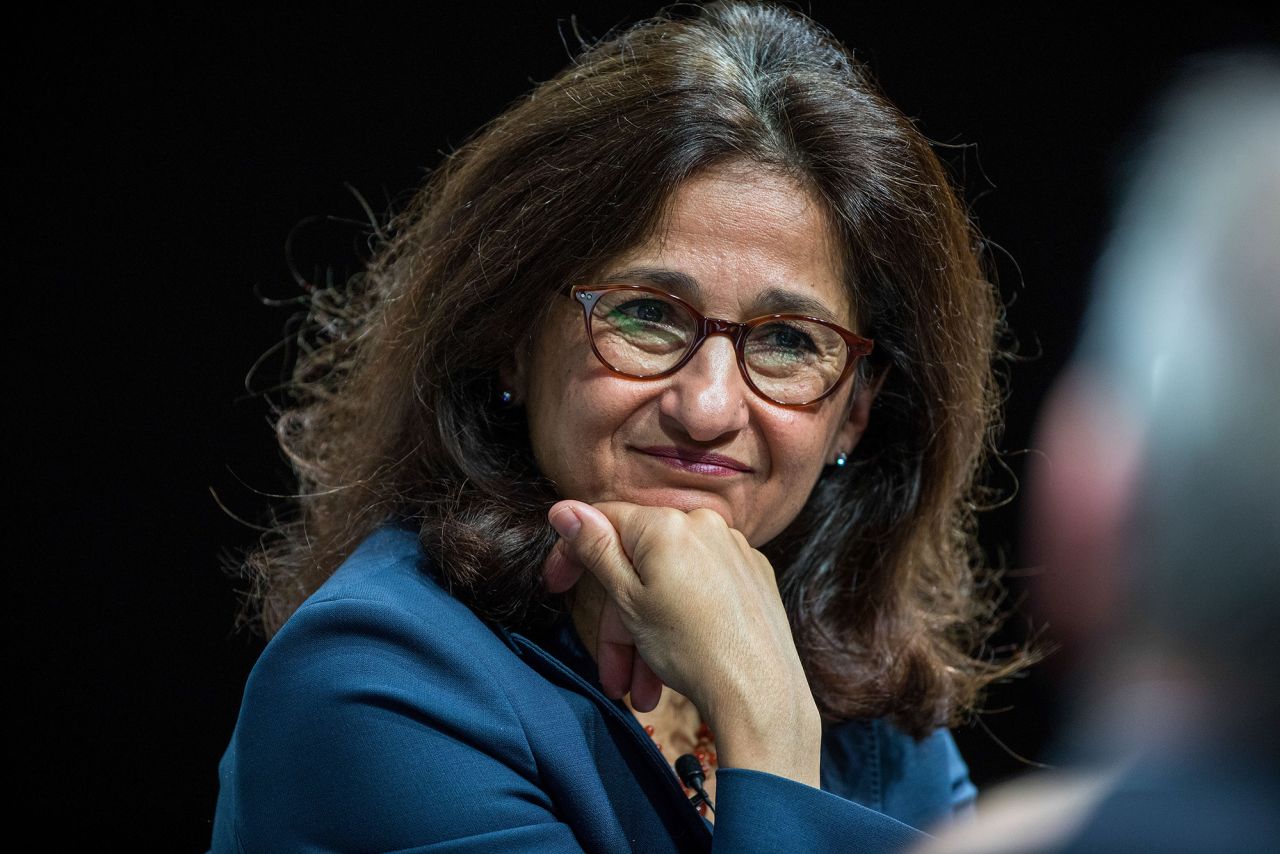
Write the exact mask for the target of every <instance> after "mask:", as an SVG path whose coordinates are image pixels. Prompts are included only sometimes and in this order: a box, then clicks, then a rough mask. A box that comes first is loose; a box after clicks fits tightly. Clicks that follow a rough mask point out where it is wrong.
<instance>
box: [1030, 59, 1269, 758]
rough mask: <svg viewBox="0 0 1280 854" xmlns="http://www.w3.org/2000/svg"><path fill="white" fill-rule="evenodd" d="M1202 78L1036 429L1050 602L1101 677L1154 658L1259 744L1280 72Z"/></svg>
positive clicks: (1260, 68)
mask: <svg viewBox="0 0 1280 854" xmlns="http://www.w3.org/2000/svg"><path fill="white" fill-rule="evenodd" d="M1204 64H1205V66H1207V67H1206V68H1204V69H1202V70H1201V73H1200V74H1198V75H1195V76H1194V77H1193V78H1192V79H1191V82H1190V83H1188V84H1187V85H1184V86H1183V87H1181V88H1179V89H1177V90H1175V93H1174V96H1173V97H1172V98H1170V99H1169V101H1168V102H1167V103H1166V105H1165V108H1164V110H1163V111H1162V112H1161V113H1160V114H1159V118H1160V120H1161V121H1160V124H1161V127H1160V129H1159V131H1158V132H1157V133H1156V135H1155V136H1154V137H1153V144H1152V145H1151V147H1150V149H1149V150H1148V151H1147V152H1146V156H1145V157H1144V158H1143V159H1142V160H1141V161H1140V162H1141V164H1142V165H1141V168H1140V170H1139V171H1138V172H1137V173H1136V174H1135V175H1134V176H1133V178H1132V183H1131V186H1130V191H1129V196H1128V197H1127V203H1126V204H1125V205H1124V206H1123V208H1122V209H1121V212H1120V216H1119V219H1118V222H1117V228H1116V230H1115V233H1114V236H1113V238H1112V241H1111V244H1110V246H1109V248H1108V250H1107V252H1106V253H1105V255H1104V256H1103V258H1102V261H1101V264H1100V266H1099V269H1098V276H1097V281H1096V288H1097V290H1096V292H1095V299H1094V303H1093V305H1092V308H1091V310H1090V312H1089V315H1088V318H1087V323H1086V328H1085V334H1084V338H1083V341H1082V345H1081V347H1080V350H1079V352H1078V353H1077V356H1076V358H1075V360H1074V363H1073V365H1072V367H1071V368H1070V369H1069V370H1068V372H1067V374H1066V375H1065V377H1064V379H1063V380H1062V381H1061V382H1060V383H1059V385H1058V387H1057V389H1056V390H1055V392H1054V394H1053V395H1052V397H1051V400H1050V403H1049V405H1048V407H1047V409H1046V411H1045V413H1044V415H1043V417H1042V421H1041V435H1040V439H1039V441H1038V443H1037V444H1038V446H1039V447H1041V448H1043V449H1044V451H1045V462H1043V463H1042V464H1041V466H1040V471H1038V472H1036V474H1035V475H1034V477H1033V486H1034V491H1033V507H1032V523H1033V530H1034V534H1035V542H1036V545H1037V547H1038V549H1039V552H1040V554H1039V557H1040V558H1041V559H1042V561H1043V562H1044V564H1045V576H1044V578H1043V580H1042V583H1041V585H1040V587H1039V590H1038V599H1039V605H1040V610H1041V612H1042V614H1043V615H1045V616H1046V617H1047V619H1048V621H1049V623H1050V631H1051V632H1054V633H1055V634H1056V635H1057V636H1058V638H1059V639H1060V640H1061V641H1062V642H1063V643H1064V644H1066V645H1067V646H1068V648H1069V649H1071V650H1072V651H1074V652H1076V653H1079V654H1081V655H1083V656H1084V658H1085V659H1086V660H1088V661H1089V662H1090V663H1091V664H1093V665H1095V666H1097V665H1100V664H1101V663H1102V662H1109V663H1111V664H1114V665H1118V666H1120V667H1125V666H1127V664H1126V663H1125V662H1128V663H1131V662H1133V661H1140V662H1143V663H1144V664H1143V666H1145V667H1146V668H1148V670H1154V671H1160V673H1161V675H1162V677H1167V678H1168V679H1169V684H1170V685H1179V686H1181V687H1178V688H1174V689H1171V693H1170V694H1168V695H1165V696H1164V700H1167V701H1169V705H1172V706H1177V705H1179V704H1182V705H1185V706H1186V707H1187V708H1193V709H1200V710H1201V711H1203V712H1207V713H1208V714H1212V715H1213V716H1214V719H1215V720H1221V721H1222V722H1223V724H1224V725H1226V726H1232V725H1235V726H1241V725H1243V726H1250V727H1251V728H1252V729H1254V730H1255V733H1254V734H1256V735H1261V734H1262V729H1263V727H1261V726H1258V725H1260V724H1264V723H1266V722H1269V721H1271V720H1274V719H1275V717H1276V716H1277V712H1280V680H1278V679H1277V678H1276V676H1275V674H1276V672H1277V670H1276V664H1275V662H1276V660H1277V657H1280V655H1278V654H1280V634H1277V632H1276V631H1275V629H1276V628H1277V626H1278V625H1280V63H1277V62H1276V61H1275V59H1274V58H1267V57H1255V56H1235V57H1223V58H1218V59H1215V60H1213V61H1212V62H1207V63H1204ZM1103 669H1105V668H1103ZM1184 701H1185V702H1184ZM1184 711H1185V709H1184ZM1134 723H1135V724H1137V725H1139V726H1146V725H1148V724H1152V723H1153V722H1151V721H1134Z"/></svg>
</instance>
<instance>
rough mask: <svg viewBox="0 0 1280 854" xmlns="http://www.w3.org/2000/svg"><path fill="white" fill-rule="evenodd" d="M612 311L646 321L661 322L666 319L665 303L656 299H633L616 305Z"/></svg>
mask: <svg viewBox="0 0 1280 854" xmlns="http://www.w3.org/2000/svg"><path fill="white" fill-rule="evenodd" d="M614 311H617V312H620V313H621V314H623V315H625V316H627V317H630V318H632V319H633V320H642V321H644V322H646V323H662V322H663V321H664V320H666V319H667V315H668V312H667V305H666V303H664V302H662V301H661V300H656V299H635V300H631V301H630V302H625V303H623V304H622V305H620V306H618V307H617V308H616V309H614Z"/></svg>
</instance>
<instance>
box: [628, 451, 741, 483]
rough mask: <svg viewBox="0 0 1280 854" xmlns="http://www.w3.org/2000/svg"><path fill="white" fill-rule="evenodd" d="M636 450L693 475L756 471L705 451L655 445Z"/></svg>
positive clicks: (716, 475)
mask: <svg viewBox="0 0 1280 854" xmlns="http://www.w3.org/2000/svg"><path fill="white" fill-rule="evenodd" d="M636 450H638V451H640V452H641V453H642V454H647V455H648V456H651V457H653V458H654V459H656V460H658V461H659V462H661V463H663V464H665V465H668V466H670V467H672V468H674V469H679V470H680V471H687V472H691V473H693V474H707V475H712V476H713V477H732V476H733V475H737V474H744V473H747V472H751V471H754V469H752V468H751V466H749V465H747V464H746V463H744V462H741V461H739V460H735V459H734V458H733V457H726V456H725V455H723V454H711V453H707V452H705V451H695V450H691V449H689V448H677V447H674V446H671V445H662V446H658V445H655V446H653V447H648V448H637V449H636Z"/></svg>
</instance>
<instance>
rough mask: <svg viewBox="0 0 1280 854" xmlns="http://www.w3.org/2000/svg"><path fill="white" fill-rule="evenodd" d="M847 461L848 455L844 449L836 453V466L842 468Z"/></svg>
mask: <svg viewBox="0 0 1280 854" xmlns="http://www.w3.org/2000/svg"><path fill="white" fill-rule="evenodd" d="M848 462H849V455H848V454H846V453H845V452H844V451H841V452H840V453H838V454H836V467H837V468H844V467H845V465H846V464H847V463H848Z"/></svg>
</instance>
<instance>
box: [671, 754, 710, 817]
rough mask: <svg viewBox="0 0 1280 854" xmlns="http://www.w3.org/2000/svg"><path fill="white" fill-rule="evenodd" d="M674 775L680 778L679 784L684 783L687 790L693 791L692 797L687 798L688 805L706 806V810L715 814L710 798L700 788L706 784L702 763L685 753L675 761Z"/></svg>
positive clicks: (704, 790)
mask: <svg viewBox="0 0 1280 854" xmlns="http://www.w3.org/2000/svg"><path fill="white" fill-rule="evenodd" d="M676 774H678V775H679V776H680V782H681V783H684V784H685V786H686V787H687V788H690V789H693V796H692V797H690V798H689V803H691V804H693V805H694V806H695V807H696V806H698V805H699V804H706V805H707V809H709V810H711V812H712V813H715V811H716V808H715V807H714V806H712V804H711V798H710V797H708V796H707V790H706V789H704V788H703V787H702V784H703V783H705V782H706V780H707V775H706V774H704V773H702V763H701V762H699V761H698V757H696V756H694V755H693V754H692V753H686V754H685V755H683V756H681V757H680V758H679V759H677V760H676Z"/></svg>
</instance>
